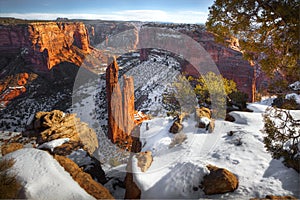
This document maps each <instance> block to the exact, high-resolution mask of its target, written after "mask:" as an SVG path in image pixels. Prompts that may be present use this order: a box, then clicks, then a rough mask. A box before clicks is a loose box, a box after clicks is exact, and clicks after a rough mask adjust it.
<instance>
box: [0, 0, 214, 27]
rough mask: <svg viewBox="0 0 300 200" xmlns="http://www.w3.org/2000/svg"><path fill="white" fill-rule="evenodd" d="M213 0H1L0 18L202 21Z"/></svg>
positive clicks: (203, 21) (204, 19)
mask: <svg viewBox="0 0 300 200" xmlns="http://www.w3.org/2000/svg"><path fill="white" fill-rule="evenodd" d="M212 4H213V0H0V17H15V18H21V19H56V18H57V17H67V18H69V19H102V20H125V21H129V20H135V21H159V22H174V23H205V21H206V19H207V16H208V7H209V6H211V5H212Z"/></svg>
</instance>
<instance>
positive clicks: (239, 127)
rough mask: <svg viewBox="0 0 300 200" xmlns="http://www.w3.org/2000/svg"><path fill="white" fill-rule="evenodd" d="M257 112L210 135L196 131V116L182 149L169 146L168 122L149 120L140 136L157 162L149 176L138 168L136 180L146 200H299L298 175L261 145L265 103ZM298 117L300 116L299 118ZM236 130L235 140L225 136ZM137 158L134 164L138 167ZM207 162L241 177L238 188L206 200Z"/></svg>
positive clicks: (219, 124)
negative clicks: (286, 198) (277, 199)
mask: <svg viewBox="0 0 300 200" xmlns="http://www.w3.org/2000/svg"><path fill="white" fill-rule="evenodd" d="M248 107H249V108H250V109H253V110H254V112H253V113H248V112H232V113H231V115H232V116H234V117H235V118H236V122H235V123H231V122H226V121H216V128H215V130H214V132H213V133H212V134H208V133H205V132H204V131H201V130H199V129H196V128H195V127H194V125H195V122H194V121H193V119H192V118H190V119H188V120H187V121H186V122H185V123H184V129H183V132H184V133H186V135H187V136H188V139H187V141H185V142H184V143H183V144H182V145H180V146H177V147H173V148H169V144H170V142H171V140H172V138H173V137H174V136H173V135H172V134H170V133H168V130H169V127H170V126H171V121H170V119H167V118H166V119H163V118H161V119H159V118H157V119H153V120H151V121H148V122H147V123H148V125H149V127H150V129H149V130H146V129H145V125H144V124H143V126H142V130H141V132H142V133H141V135H142V137H143V138H142V141H143V145H144V146H143V151H146V150H151V151H153V154H154V157H153V163H152V165H151V167H150V168H149V169H148V171H147V172H145V173H142V172H141V171H140V169H139V168H138V167H135V168H134V172H136V173H135V177H134V178H135V180H136V182H137V184H138V185H139V187H140V188H141V190H142V198H216V199H249V198H253V197H265V196H266V195H268V194H272V195H294V196H295V197H297V198H299V197H300V189H299V188H300V182H299V181H300V177H299V174H298V173H297V172H296V171H295V170H293V169H291V168H287V167H285V166H284V165H283V164H282V162H281V161H280V160H275V159H272V157H271V155H270V153H268V152H266V150H265V148H264V144H263V134H262V132H261V131H260V130H261V129H262V128H263V120H262V115H261V114H262V112H263V111H264V110H265V109H266V108H267V105H262V104H259V103H256V104H249V106H248ZM297 112H298V114H300V111H297ZM298 116H299V115H298ZM229 131H233V132H234V134H233V136H229V135H227V133H228V132H229ZM136 162H137V161H136V159H134V160H133V165H134V166H136V164H135V163H136ZM207 164H213V165H216V166H218V167H223V168H226V169H228V170H230V171H231V172H233V173H234V174H236V175H237V177H238V179H239V187H238V189H237V190H236V191H234V192H233V193H227V194H222V195H212V196H206V195H205V194H204V193H203V192H202V191H201V190H200V189H199V190H198V189H197V191H195V190H192V189H193V188H194V187H197V186H198V185H199V184H200V183H201V180H202V177H203V176H204V175H205V174H206V173H207V172H208V171H207V169H206V167H205V166H206V165H207Z"/></svg>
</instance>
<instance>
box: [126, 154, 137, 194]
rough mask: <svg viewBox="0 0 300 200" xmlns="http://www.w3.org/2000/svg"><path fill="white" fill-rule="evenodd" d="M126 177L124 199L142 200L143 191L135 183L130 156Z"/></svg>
mask: <svg viewBox="0 0 300 200" xmlns="http://www.w3.org/2000/svg"><path fill="white" fill-rule="evenodd" d="M126 170H127V173H126V177H125V180H124V184H125V197H124V199H141V190H140V188H139V187H138V186H137V184H136V183H135V182H134V179H133V173H131V172H132V156H130V158H129V161H128V163H127V166H126Z"/></svg>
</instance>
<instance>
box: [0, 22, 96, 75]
mask: <svg viewBox="0 0 300 200" xmlns="http://www.w3.org/2000/svg"><path fill="white" fill-rule="evenodd" d="M0 55H1V56H2V57H17V56H19V57H20V56H21V57H22V58H23V59H24V63H25V65H26V68H30V69H31V70H32V71H34V72H36V73H38V74H49V72H50V70H51V69H52V68H53V67H54V66H56V65H58V64H60V63H63V62H69V63H73V64H75V65H77V66H84V67H87V68H88V67H89V66H93V65H97V64H99V63H98V62H97V59H89V58H88V55H90V56H93V57H95V58H100V57H101V52H100V51H98V50H96V49H94V48H92V47H91V46H90V42H89V35H88V31H87V29H86V27H85V25H84V24H83V23H82V22H35V23H33V22H32V23H24V24H9V25H5V24H2V25H0ZM91 70H92V69H91Z"/></svg>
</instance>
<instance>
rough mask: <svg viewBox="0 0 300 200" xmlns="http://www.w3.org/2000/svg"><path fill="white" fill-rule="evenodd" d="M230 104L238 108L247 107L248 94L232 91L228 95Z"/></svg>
mask: <svg viewBox="0 0 300 200" xmlns="http://www.w3.org/2000/svg"><path fill="white" fill-rule="evenodd" d="M228 96H229V98H230V100H231V102H230V103H231V104H233V105H236V106H238V107H239V108H240V109H245V108H246V107H247V100H248V94H246V93H244V92H241V91H234V92H232V93H231V94H229V95H228Z"/></svg>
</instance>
